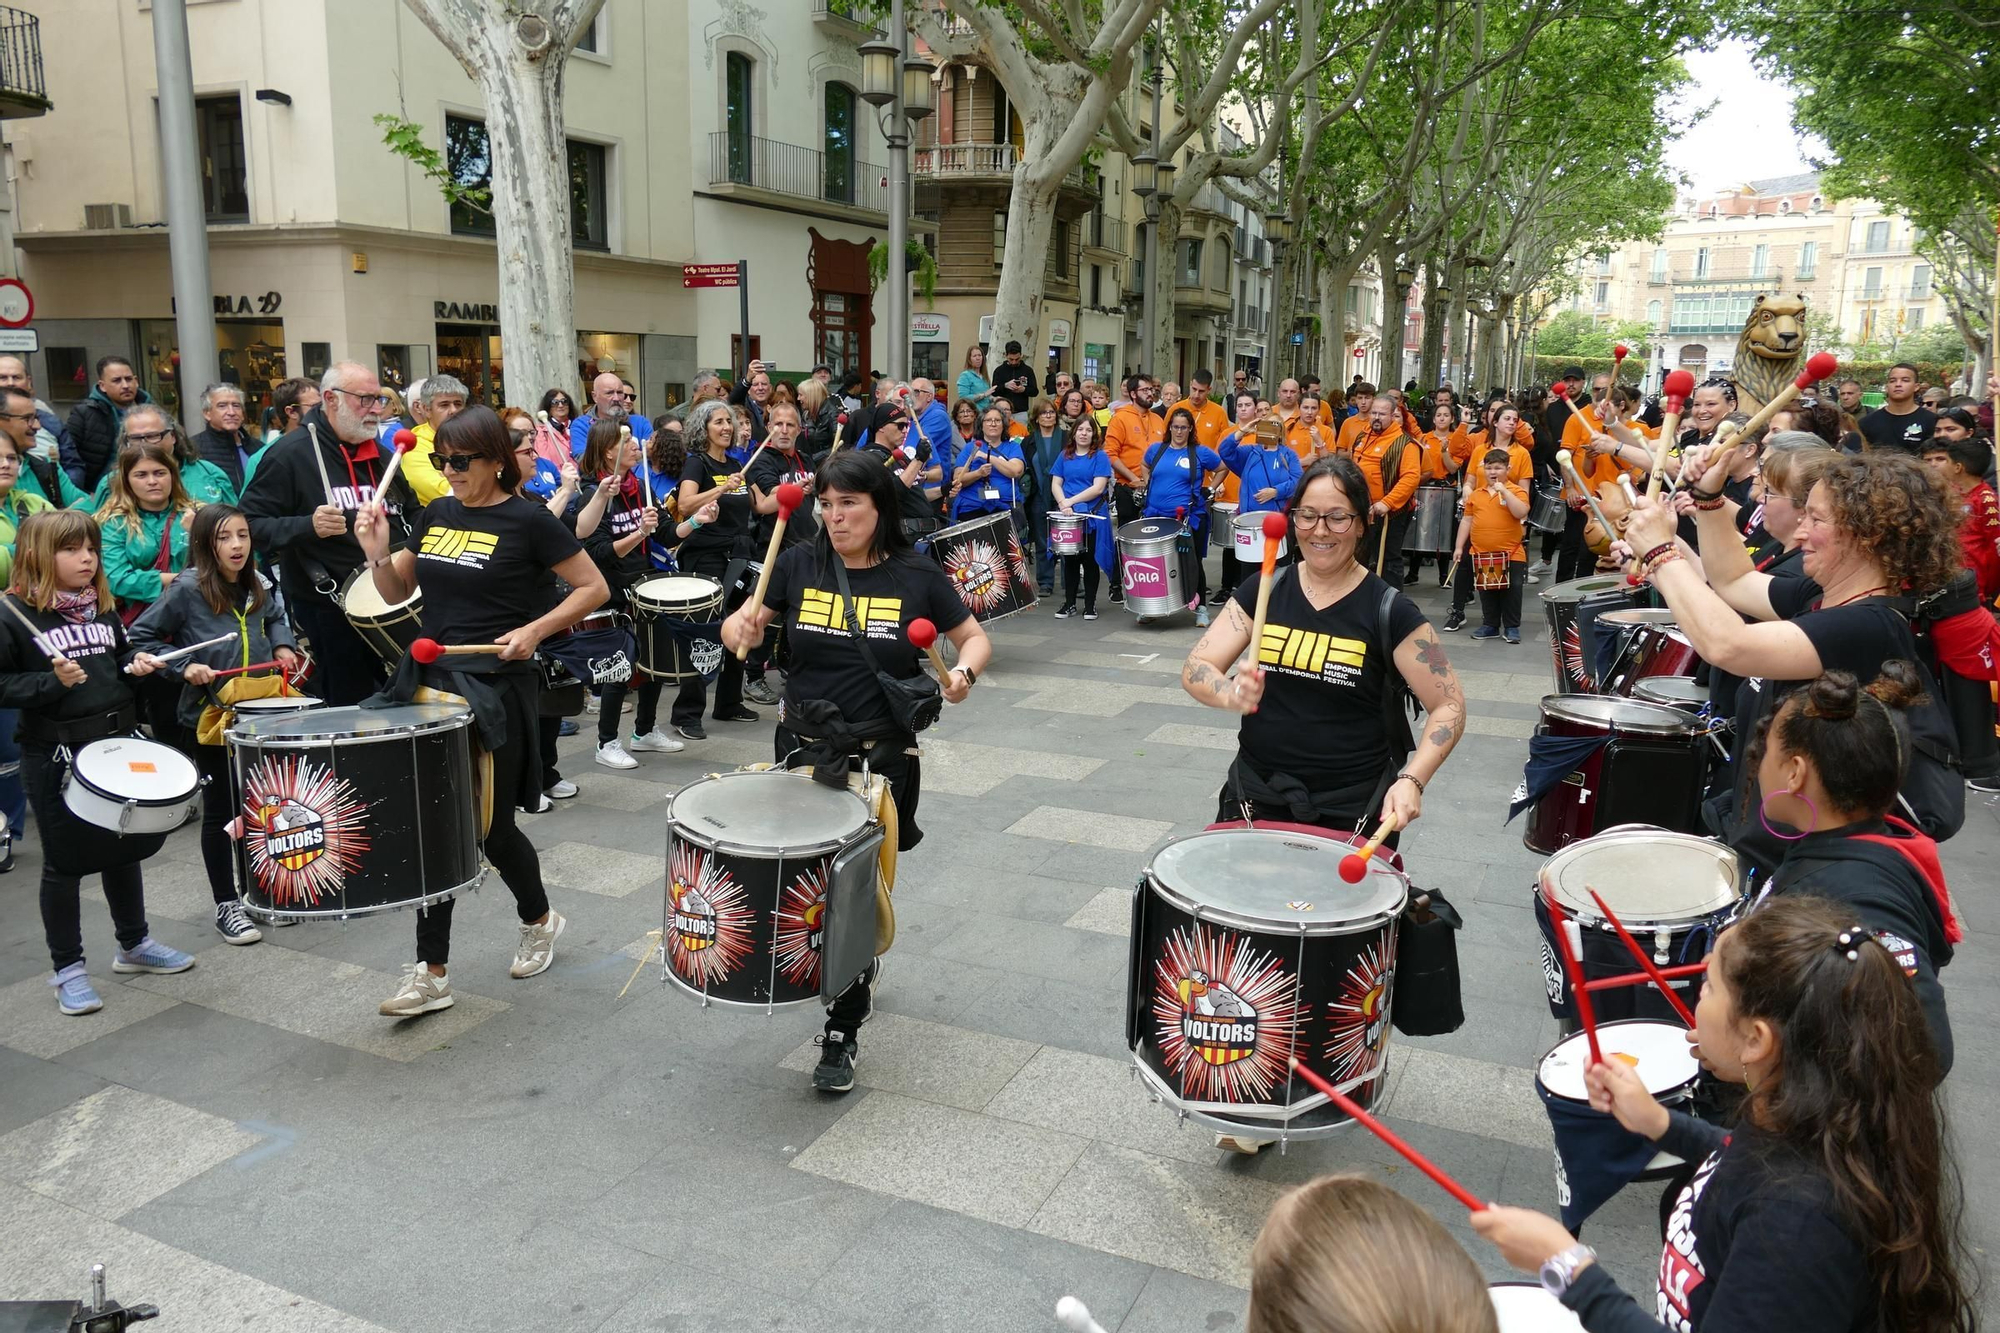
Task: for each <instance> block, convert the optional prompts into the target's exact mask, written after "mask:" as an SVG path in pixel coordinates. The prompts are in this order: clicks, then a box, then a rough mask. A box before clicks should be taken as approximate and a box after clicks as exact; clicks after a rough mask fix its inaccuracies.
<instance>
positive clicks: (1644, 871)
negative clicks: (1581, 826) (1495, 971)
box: [1534, 827, 1742, 1028]
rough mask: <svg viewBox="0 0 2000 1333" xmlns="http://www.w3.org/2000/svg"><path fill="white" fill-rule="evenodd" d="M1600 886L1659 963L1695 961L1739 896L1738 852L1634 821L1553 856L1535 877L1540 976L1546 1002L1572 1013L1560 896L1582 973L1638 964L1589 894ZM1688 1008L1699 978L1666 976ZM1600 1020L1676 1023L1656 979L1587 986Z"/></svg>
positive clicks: (1605, 973) (1588, 975) (1561, 1014)
mask: <svg viewBox="0 0 2000 1333" xmlns="http://www.w3.org/2000/svg"><path fill="white" fill-rule="evenodd" d="M1593 888H1594V889H1596V890H1597V891H1598V892H1599V893H1601V894H1603V895H1604V901H1605V902H1607V903H1609V904H1610V905H1611V910H1612V911H1614V912H1616V913H1617V914H1618V919H1619V921H1621V922H1623V923H1624V926H1625V928H1626V929H1627V930H1629V931H1631V932H1632V935H1633V938H1635V939H1637V940H1638V941H1639V942H1640V943H1641V944H1642V945H1646V946H1648V947H1650V948H1651V949H1652V953H1653V961H1654V962H1655V963H1657V964H1658V965H1659V966H1661V967H1677V966H1679V965H1681V964H1684V963H1698V962H1700V961H1701V960H1702V959H1704V958H1706V957H1707V956H1708V954H1709V952H1710V950H1712V949H1713V948H1714V947H1715V936H1716V932H1718V931H1719V930H1721V929H1722V927H1723V926H1725V925H1727V924H1728V923H1729V921H1730V919H1731V918H1732V917H1733V916H1734V914H1735V913H1736V911H1737V909H1738V908H1739V906H1740V904H1741V902H1742V892H1741V890H1740V889H1739V887H1738V885H1737V861H1736V853H1735V852H1733V851H1731V850H1730V849H1729V848H1728V847H1727V846H1725V845H1724V844H1722V843H1720V842H1717V841H1715V840H1714V839H1712V838H1698V837H1695V836H1693V835H1692V834H1687V833H1670V832H1668V831H1667V830H1665V829H1656V828H1646V827H1630V828H1621V829H1614V830H1611V831H1610V832H1606V833H1600V834H1598V835H1597V836H1596V837H1594V838H1591V839H1589V840H1588V841H1585V842H1579V843H1574V844H1572V845H1570V846H1569V847H1566V848H1564V849H1563V850H1562V851H1560V852H1558V853H1557V854H1556V855H1554V856H1552V857H1550V858H1549V859H1548V861H1547V862H1546V863H1544V865H1543V866H1542V868H1541V871H1540V873H1539V874H1538V875H1537V876H1536V883H1535V890H1534V892H1535V903H1534V907H1535V921H1536V923H1537V924H1538V925H1539V926H1540V927H1541V931H1542V980H1543V981H1544V982H1545V983H1546V985H1547V987H1548V1000H1549V1010H1550V1012H1551V1013H1553V1014H1554V1015H1555V1016H1556V1017H1557V1018H1570V1017H1572V1016H1573V1015H1572V1003H1573V1002H1572V999H1571V997H1570V994H1569V986H1568V978H1567V976H1566V974H1565V973H1564V971H1563V966H1562V956H1561V955H1560V954H1558V953H1557V952H1556V944H1555V934H1554V925H1553V920H1554V918H1553V915H1552V914H1551V913H1550V911H1549V905H1550V904H1551V903H1553V904H1555V905H1556V906H1557V907H1559V908H1561V909H1562V911H1563V914H1564V915H1565V916H1567V917H1569V918H1571V919H1572V920H1574V921H1575V922H1576V923H1577V925H1578V926H1579V927H1580V933H1581V934H1582V936H1583V952H1582V954H1581V959H1580V961H1581V963H1582V970H1583V976H1584V979H1585V980H1591V979H1593V978H1596V977H1612V976H1625V975H1628V974H1630V973H1633V972H1637V971H1640V970H1641V968H1640V967H1639V964H1638V960H1637V959H1635V958H1633V957H1632V954H1631V951H1630V950H1629V949H1627V948H1626V947H1625V943H1624V941H1622V940H1620V939H1619V938H1618V934H1617V932H1616V931H1615V930H1614V929H1613V928H1612V926H1611V923H1610V922H1609V921H1608V920H1607V919H1606V918H1605V916H1604V913H1603V912H1601V911H1599V910H1598V906H1597V902H1596V900H1595V899H1593V898H1592V897H1591V896H1590V890H1591V889H1593ZM1670 984H1671V985H1672V986H1673V987H1674V990H1675V991H1676V992H1677V993H1679V994H1680V996H1681V998H1682V999H1683V1000H1685V1001H1686V1002H1687V1005H1688V1008H1690V1009H1692V1008H1694V997H1695V995H1696V994H1697V993H1698V992H1699V991H1700V989H1701V979H1700V978H1699V977H1694V978H1683V979H1679V980H1675V981H1673V982H1671V983H1670ZM1590 999H1591V1006H1592V1008H1593V1009H1594V1010H1595V1011H1596V1013H1597V1016H1598V1018H1599V1019H1600V1020H1603V1019H1607V1018H1611V1019H1617V1018H1656V1019H1661V1020H1672V1021H1675V1026H1676V1028H1678V1027H1679V1023H1678V1021H1677V1020H1676V1016H1675V1014H1674V1011H1673V1006H1672V1005H1670V1004H1668V1003H1667V1001H1666V999H1665V998H1664V997H1663V996H1661V995H1659V994H1658V993H1657V992H1656V991H1655V990H1654V988H1653V986H1652V984H1651V983H1646V984H1642V985H1636V986H1621V987H1617V988H1615V989H1612V990H1601V991H1593V992H1591V997H1590Z"/></svg>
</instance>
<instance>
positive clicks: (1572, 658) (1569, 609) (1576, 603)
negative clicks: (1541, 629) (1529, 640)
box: [1541, 574, 1635, 694]
mask: <svg viewBox="0 0 2000 1333" xmlns="http://www.w3.org/2000/svg"><path fill="white" fill-rule="evenodd" d="M1612 593H1615V594H1617V596H1618V597H1619V598H1620V599H1621V600H1622V601H1623V603H1624V604H1626V605H1633V604H1635V603H1633V601H1632V595H1631V591H1630V589H1629V588H1628V586H1627V585H1626V583H1625V579H1624V576H1623V575H1620V574H1593V575H1588V576H1586V577H1584V578H1580V579H1570V580H1569V581H1568V582H1566V583H1558V584H1556V585H1555V586H1554V587H1553V588H1544V589H1543V590H1542V594H1541V597H1542V607H1543V610H1544V611H1545V612H1546V614H1547V616H1548V621H1549V652H1550V657H1551V660H1552V662H1553V665H1554V668H1555V683H1556V693H1558V694H1589V693H1590V692H1591V691H1592V689H1593V688H1594V687H1593V684H1592V679H1591V670H1590V663H1589V662H1588V661H1587V660H1586V658H1585V656H1584V650H1583V642H1582V637H1581V635H1582V628H1581V626H1580V625H1579V623H1578V619H1577V611H1578V608H1579V607H1580V606H1581V605H1582V603H1583V600H1584V599H1585V598H1586V597H1589V596H1593V595H1597V594H1612Z"/></svg>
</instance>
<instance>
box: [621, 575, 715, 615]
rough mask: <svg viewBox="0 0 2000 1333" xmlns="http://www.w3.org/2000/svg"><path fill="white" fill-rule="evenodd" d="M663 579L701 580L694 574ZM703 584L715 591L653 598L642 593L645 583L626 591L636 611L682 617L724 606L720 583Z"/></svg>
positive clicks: (709, 580)
mask: <svg viewBox="0 0 2000 1333" xmlns="http://www.w3.org/2000/svg"><path fill="white" fill-rule="evenodd" d="M663 577H671V578H699V577H700V576H699V575H693V574H679V575H665V576H663ZM652 581H653V580H651V579H648V580H646V583H651V582H652ZM701 582H703V583H706V584H708V585H709V586H710V587H711V588H712V589H713V591H711V592H704V593H702V594H701V595H699V596H687V597H672V598H667V597H653V596H648V595H647V594H646V593H643V592H641V591H640V589H641V588H643V587H645V583H635V584H633V585H632V587H630V588H628V589H626V592H625V595H626V596H627V597H628V598H630V599H631V601H632V606H633V607H634V609H636V610H639V611H645V612H649V613H651V614H653V615H681V614H685V613H686V612H689V611H697V610H700V609H701V608H703V607H709V606H720V605H722V599H723V596H724V593H723V589H722V585H721V584H720V583H717V582H716V581H715V580H714V579H701Z"/></svg>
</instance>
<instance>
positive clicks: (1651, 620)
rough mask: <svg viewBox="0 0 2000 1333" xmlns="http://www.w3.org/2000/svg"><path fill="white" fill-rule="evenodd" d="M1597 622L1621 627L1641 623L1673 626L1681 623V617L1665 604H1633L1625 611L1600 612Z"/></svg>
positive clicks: (1635, 625)
mask: <svg viewBox="0 0 2000 1333" xmlns="http://www.w3.org/2000/svg"><path fill="white" fill-rule="evenodd" d="M1597 623H1598V624H1600V625H1616V626H1618V627H1619V628H1621V629H1632V628H1635V627H1637V626H1641V625H1666V626H1668V627H1669V628H1671V627H1673V626H1674V625H1677V624H1679V623H1680V619H1679V617H1678V616H1676V615H1675V614H1674V613H1673V612H1672V611H1669V610H1667V608H1665V607H1663V606H1633V607H1627V608H1626V609H1625V610H1623V611H1604V612H1600V613H1599V614H1598V617H1597Z"/></svg>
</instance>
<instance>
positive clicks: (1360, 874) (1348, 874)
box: [1340, 815, 1396, 884]
mask: <svg viewBox="0 0 2000 1333" xmlns="http://www.w3.org/2000/svg"><path fill="white" fill-rule="evenodd" d="M1395 831H1396V817H1395V816H1394V815H1390V816H1388V817H1387V818H1385V819H1384V820H1383V821H1382V823H1381V824H1380V826H1378V827H1377V828H1376V830H1375V836H1374V837H1372V838H1370V839H1369V840H1368V841H1367V842H1364V843H1362V844H1361V850H1360V851H1358V852H1349V853H1348V854H1347V855H1346V856H1343V857H1341V858H1340V877H1341V878H1342V879H1344V880H1346V881H1347V882H1348V883H1349V884H1359V883H1360V882H1361V881H1362V880H1363V879H1364V878H1366V877H1367V874H1368V862H1369V861H1370V860H1371V859H1372V858H1373V857H1374V855H1375V853H1376V851H1377V849H1379V848H1380V847H1381V846H1382V839H1384V838H1386V837H1388V836H1389V835H1390V834H1391V833H1394V832H1395Z"/></svg>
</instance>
